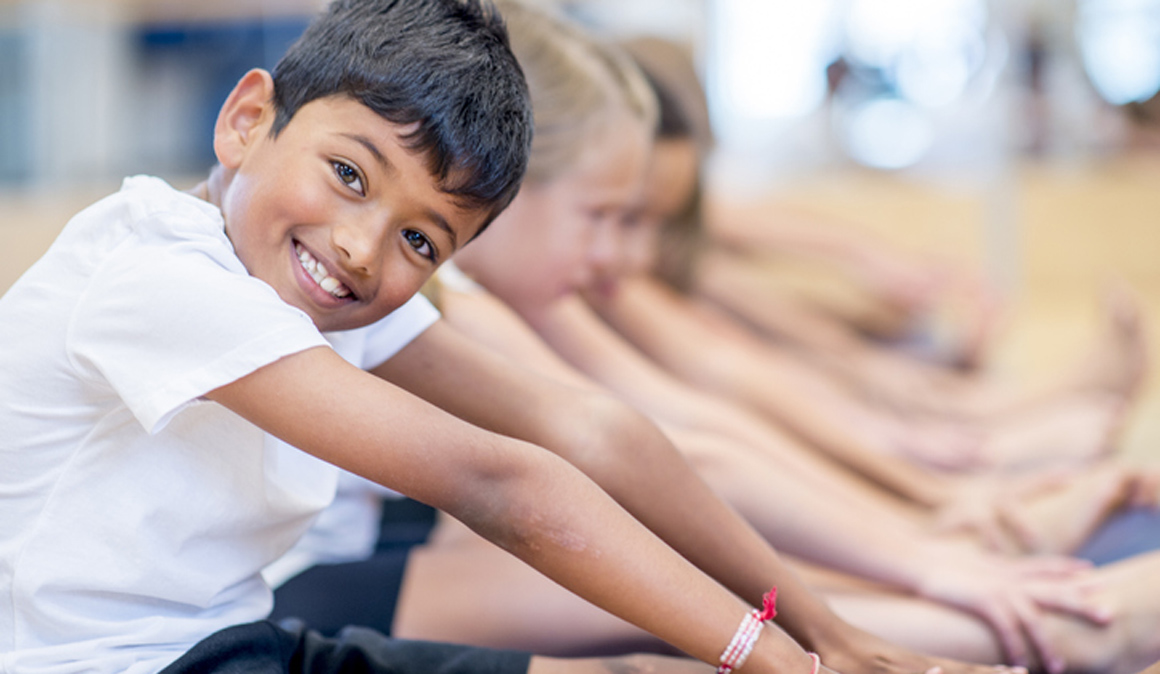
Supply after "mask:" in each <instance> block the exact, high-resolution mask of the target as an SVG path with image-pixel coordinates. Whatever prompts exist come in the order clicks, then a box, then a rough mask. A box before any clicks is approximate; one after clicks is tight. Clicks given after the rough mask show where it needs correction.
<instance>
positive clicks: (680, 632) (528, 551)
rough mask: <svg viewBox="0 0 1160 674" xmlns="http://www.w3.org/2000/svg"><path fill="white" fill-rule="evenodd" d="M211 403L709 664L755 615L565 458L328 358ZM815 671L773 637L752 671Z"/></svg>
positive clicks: (761, 643)
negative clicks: (453, 521) (435, 515)
mask: <svg viewBox="0 0 1160 674" xmlns="http://www.w3.org/2000/svg"><path fill="white" fill-rule="evenodd" d="M208 397H209V398H210V399H211V400H213V401H215V402H218V403H220V404H222V405H224V406H225V407H228V408H229V409H231V410H233V411H234V412H236V413H237V414H239V415H241V416H242V417H244V418H246V419H247V420H249V421H250V422H252V423H254V424H255V425H257V426H258V427H260V428H262V429H263V430H265V431H267V432H269V433H272V434H274V435H276V436H277V437H279V438H281V439H283V440H285V441H286V442H288V443H290V444H292V445H294V446H296V447H299V448H301V449H303V450H305V451H307V452H309V453H311V454H313V455H315V456H317V457H319V458H321V459H323V460H326V461H329V462H331V463H334V464H336V465H338V466H340V467H342V468H345V469H347V470H349V471H351V472H354V473H357V474H359V475H362V476H364V477H366V478H368V479H371V480H374V481H376V482H379V483H381V484H383V485H385V486H388V487H390V488H392V489H396V490H398V491H400V492H402V493H404V494H407V495H409V496H411V497H413V498H415V499H417V500H420V501H423V502H425V503H428V504H430V505H433V506H435V507H438V508H440V509H443V510H445V511H447V512H448V513H450V514H451V515H453V516H454V517H456V518H457V519H459V520H461V521H462V522H464V523H465V524H467V525H468V526H470V527H471V528H473V529H474V530H476V531H477V532H479V533H480V534H481V535H483V536H484V537H486V538H488V539H489V540H491V541H493V542H494V543H496V544H497V545H499V546H501V547H503V548H505V549H507V550H508V551H510V552H512V553H513V554H515V555H516V556H517V557H519V558H521V559H523V560H524V561H526V562H527V563H529V564H530V565H531V566H533V567H535V568H536V569H538V570H539V571H540V572H542V573H544V574H545V575H547V576H548V577H550V578H552V579H554V580H556V581H557V582H559V583H560V584H561V585H564V586H565V587H567V588H569V589H570V590H572V591H574V592H576V593H577V594H578V595H580V596H582V597H584V598H585V599H587V600H589V601H591V602H593V603H594V604H596V605H598V606H600V607H602V608H604V609H605V610H608V611H609V612H611V613H613V614H615V615H618V616H620V617H621V618H623V619H625V620H627V621H629V622H632V623H634V624H636V625H638V626H639V627H641V628H642V629H645V630H648V631H650V632H652V633H653V634H656V635H657V636H658V637H660V638H661V639H663V640H665V641H667V642H668V643H670V644H672V645H674V646H676V647H678V648H680V649H682V650H684V651H685V652H687V653H689V654H690V655H693V656H694V657H696V658H698V659H701V660H703V661H706V662H714V661H716V659H717V658H718V656H719V655H720V653H721V651H722V650H723V649H724V648H725V646H726V645H727V644H728V643H729V641H730V639H731V638H732V637H733V633H734V631H735V630H736V628H737V626H738V625H739V624H740V623H741V619H742V617H743V616H744V615H745V613H746V612H747V611H748V610H749V607H748V606H746V605H745V604H744V603H743V602H742V601H740V600H739V599H737V597H736V596H734V595H732V594H731V593H729V592H728V591H727V590H725V589H724V588H722V587H721V586H720V585H718V584H716V583H715V582H714V581H712V580H711V579H709V578H708V577H707V576H705V575H704V574H703V573H701V572H700V571H698V570H697V569H696V568H695V567H693V566H692V565H691V564H689V563H688V562H687V561H685V560H684V559H683V558H681V557H680V556H679V555H677V554H675V553H674V552H673V551H672V550H671V549H670V548H668V547H667V546H665V545H664V543H662V542H661V541H660V540H659V539H657V538H656V537H655V536H654V535H652V534H651V533H650V532H649V531H648V530H647V529H645V528H644V527H643V526H642V525H641V524H640V523H638V522H636V521H635V520H634V519H632V517H630V516H629V515H628V514H627V513H625V512H624V510H622V509H621V508H620V507H619V506H617V505H616V503H615V502H614V501H612V499H611V498H609V497H608V496H607V495H606V494H605V493H604V492H603V491H601V490H600V489H599V488H598V487H597V486H596V485H595V484H594V483H592V481H591V480H589V479H588V478H587V477H585V476H584V475H583V474H581V473H580V472H579V471H578V470H576V469H575V468H573V467H572V466H571V465H569V464H568V463H567V462H566V461H564V460H562V459H560V458H559V457H557V456H555V455H553V454H551V453H550V452H547V451H543V450H542V449H540V448H538V447H536V446H534V445H531V444H528V443H525V442H522V441H519V440H514V439H511V438H508V437H505V436H501V435H496V434H493V433H490V432H488V431H484V430H482V429H480V428H477V427H475V426H472V425H471V424H468V423H466V422H464V421H462V420H460V419H458V418H455V417H453V416H451V415H450V414H448V413H446V412H444V411H442V410H440V409H438V408H436V407H434V406H432V405H430V404H428V403H426V402H424V401H422V400H420V399H418V398H416V397H415V396H413V395H411V394H409V393H407V392H405V391H403V390H402V389H399V388H397V387H395V386H393V385H391V384H389V383H387V382H385V381H383V380H381V379H379V378H378V377H374V376H372V375H369V374H367V373H366V372H363V371H362V370H359V369H358V368H356V367H354V366H352V365H350V364H348V363H347V362H346V361H344V360H343V359H342V358H341V357H339V356H338V355H337V354H335V353H334V352H333V351H331V350H330V349H327V348H314V349H309V350H307V351H303V352H301V353H297V354H295V355H292V356H288V357H286V358H283V359H281V360H279V361H277V362H275V363H272V364H270V365H267V366H265V367H263V368H261V369H259V370H257V371H255V372H253V373H251V374H249V375H247V376H245V377H243V378H241V379H239V380H237V381H235V382H233V383H231V384H228V385H226V386H223V387H221V388H219V389H216V390H214V391H212V392H211V393H210V394H209V396H208ZM452 610H453V609H452ZM810 666H811V662H810V659H809V657H808V656H807V655H806V653H805V652H804V651H803V650H802V649H801V648H800V647H798V646H797V644H795V643H794V642H793V641H792V640H791V639H789V638H788V637H787V636H786V635H785V634H784V633H782V632H780V631H779V630H776V629H768V630H766V631H765V632H764V633H763V635H762V636H761V638H760V639H759V640H758V642H757V647H756V648H755V650H754V651H753V654H752V656H751V658H750V660H749V663H748V664H747V665H746V671H748V672H778V674H785V673H793V672H802V673H803V674H804V673H805V672H808V671H810Z"/></svg>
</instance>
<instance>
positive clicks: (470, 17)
mask: <svg viewBox="0 0 1160 674" xmlns="http://www.w3.org/2000/svg"><path fill="white" fill-rule="evenodd" d="M273 77H274V108H275V110H276V117H275V120H274V125H273V129H272V133H273V134H274V135H277V134H278V133H279V132H280V131H281V130H282V129H283V128H285V126H286V125H287V124H288V123H289V122H290V119H291V118H292V117H293V116H294V114H295V113H296V112H297V111H298V109H299V108H301V107H302V106H303V105H305V104H307V103H309V102H310V101H313V100H316V99H319V98H325V97H327V96H333V95H346V96H350V97H352V98H354V99H355V100H358V101H361V102H362V103H363V104H364V105H366V106H367V107H369V108H370V109H371V110H373V111H375V112H376V113H377V114H379V115H380V116H382V117H383V118H384V119H386V120H387V121H389V122H391V123H393V124H399V125H410V124H416V123H417V124H418V127H417V128H416V130H415V131H414V132H412V133H410V134H408V135H407V137H406V138H405V141H406V142H407V143H408V145H409V147H410V148H411V149H412V150H414V151H416V152H418V153H420V154H422V155H424V156H426V157H427V158H428V168H429V169H430V171H431V175H432V176H433V177H434V178H435V179H436V180H437V181H438V182H439V185H440V189H442V190H443V191H444V192H446V193H447V194H452V195H456V196H458V197H459V198H461V199H462V201H463V202H464V205H465V206H467V207H469V208H481V209H485V210H487V211H488V217H487V219H486V220H485V222H484V226H486V225H487V223H489V222H491V220H492V219H494V218H495V216H497V215H498V214H499V213H500V211H502V210H503V209H504V208H505V207H506V206H507V205H508V204H509V203H510V202H511V200H512V199H513V198H514V197H515V195H516V192H517V191H518V190H519V185H520V181H521V180H522V179H523V176H524V172H525V171H526V169H527V164H528V154H529V152H530V148H531V141H532V128H533V122H532V110H531V102H530V99H529V96H528V88H527V83H526V82H525V80H524V76H523V71H522V70H521V69H520V66H519V64H518V63H517V62H516V58H515V56H514V55H512V53H511V49H510V46H509V44H508V36H507V30H506V28H505V26H504V22H503V19H502V17H501V16H500V14H499V12H498V11H496V10H495V8H494V7H492V6H491V4H490V2H488V1H487V0H334V2H332V3H331V4H330V6H329V7H328V8H327V9H326V11H324V12H323V14H322V15H321V16H319V17H318V18H317V19H315V20H314V21H313V22H312V23H311V24H310V26H309V27H308V28H307V29H306V32H305V33H303V35H302V37H301V38H299V39H298V41H297V42H295V43H294V44H293V45H292V46H291V47H290V49H289V50H287V52H286V55H285V56H283V57H282V59H281V61H279V62H278V65H277V66H275V68H274V72H273ZM481 231H482V228H481Z"/></svg>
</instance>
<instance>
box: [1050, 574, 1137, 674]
mask: <svg viewBox="0 0 1160 674" xmlns="http://www.w3.org/2000/svg"><path fill="white" fill-rule="evenodd" d="M1097 575H1098V578H1099V580H1100V587H1099V588H1098V589H1096V590H1094V594H1093V599H1095V600H1096V601H1097V602H1099V603H1100V604H1101V605H1103V606H1105V607H1107V608H1108V609H1109V610H1110V611H1111V614H1112V616H1113V617H1112V620H1111V621H1110V622H1109V623H1107V624H1106V625H1103V626H1096V625H1093V624H1091V623H1090V622H1085V621H1082V620H1080V619H1071V618H1066V617H1063V616H1059V615H1057V614H1052V616H1051V619H1050V620H1049V621H1048V623H1047V625H1046V627H1047V630H1048V636H1049V638H1050V639H1051V640H1052V642H1053V643H1055V644H1058V647H1059V648H1060V649H1061V652H1062V653H1063V655H1064V657H1065V658H1066V660H1067V664H1068V671H1071V672H1101V674H1131V673H1133V672H1138V671H1140V670H1142V669H1144V668H1145V667H1147V666H1148V665H1151V664H1152V663H1154V662H1156V661H1157V660H1160V553H1149V554H1145V555H1139V556H1137V557H1132V558H1131V559H1127V560H1124V561H1122V562H1117V563H1115V564H1110V565H1108V566H1105V567H1101V568H1100V569H1099V570H1098V571H1097Z"/></svg>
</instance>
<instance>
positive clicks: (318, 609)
mask: <svg viewBox="0 0 1160 674" xmlns="http://www.w3.org/2000/svg"><path fill="white" fill-rule="evenodd" d="M434 526H435V509H434V508H432V507H430V506H427V505H423V504H422V503H419V502H418V501H413V500H411V499H401V500H393V499H392V500H387V501H384V502H383V510H382V518H381V521H380V527H379V540H378V544H377V546H376V548H375V552H374V554H373V555H372V556H371V557H370V558H368V559H364V560H359V561H357V562H347V563H343V564H320V565H318V566H313V567H311V568H309V569H307V570H305V571H303V572H302V573H300V574H298V575H297V576H294V577H293V578H291V579H290V580H288V581H286V582H285V583H283V584H282V586H281V587H279V588H278V589H277V590H275V591H274V610H273V612H272V613H271V614H270V619H271V620H274V621H281V620H284V619H287V618H295V619H299V620H301V621H303V622H305V623H306V625H307V626H309V627H310V629H312V630H317V631H318V632H320V633H321V634H323V635H326V636H333V635H335V634H338V632H339V631H340V630H342V629H343V628H344V627H346V626H347V625H360V626H362V627H370V628H372V629H374V630H376V631H378V632H382V633H383V634H390V633H391V623H392V622H393V621H394V618H395V606H396V604H397V603H398V599H399V591H400V590H401V588H402V584H403V572H404V571H405V570H406V568H407V557H408V555H409V554H410V552H411V548H413V547H414V546H416V545H422V544H423V543H425V542H426V541H427V538H428V536H429V535H430V534H431V529H432V528H433V527H434Z"/></svg>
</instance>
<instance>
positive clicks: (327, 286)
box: [297, 246, 350, 299]
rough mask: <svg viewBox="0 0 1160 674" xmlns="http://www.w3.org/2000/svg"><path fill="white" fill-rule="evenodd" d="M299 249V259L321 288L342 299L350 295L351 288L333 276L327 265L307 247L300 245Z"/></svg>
mask: <svg viewBox="0 0 1160 674" xmlns="http://www.w3.org/2000/svg"><path fill="white" fill-rule="evenodd" d="M297 250H298V261H299V262H301V263H302V268H303V269H305V270H306V272H307V273H308V274H310V278H312V279H314V282H315V283H317V284H318V286H319V287H320V288H322V289H323V290H325V291H326V292H328V293H330V294H331V295H334V296H335V297H338V298H340V299H341V298H343V297H347V296H348V295H350V290H349V289H348V288H347V287H346V286H344V285H343V284H342V282H341V281H339V280H338V279H336V278H334V277H333V276H331V275H330V273H329V272H328V271H327V270H326V266H325V265H323V264H322V263H321V262H319V261H318V260H315V259H314V258H313V257H312V256H311V255H310V253H308V252H307V251H306V249H305V248H302V247H301V246H298V248H297Z"/></svg>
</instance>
